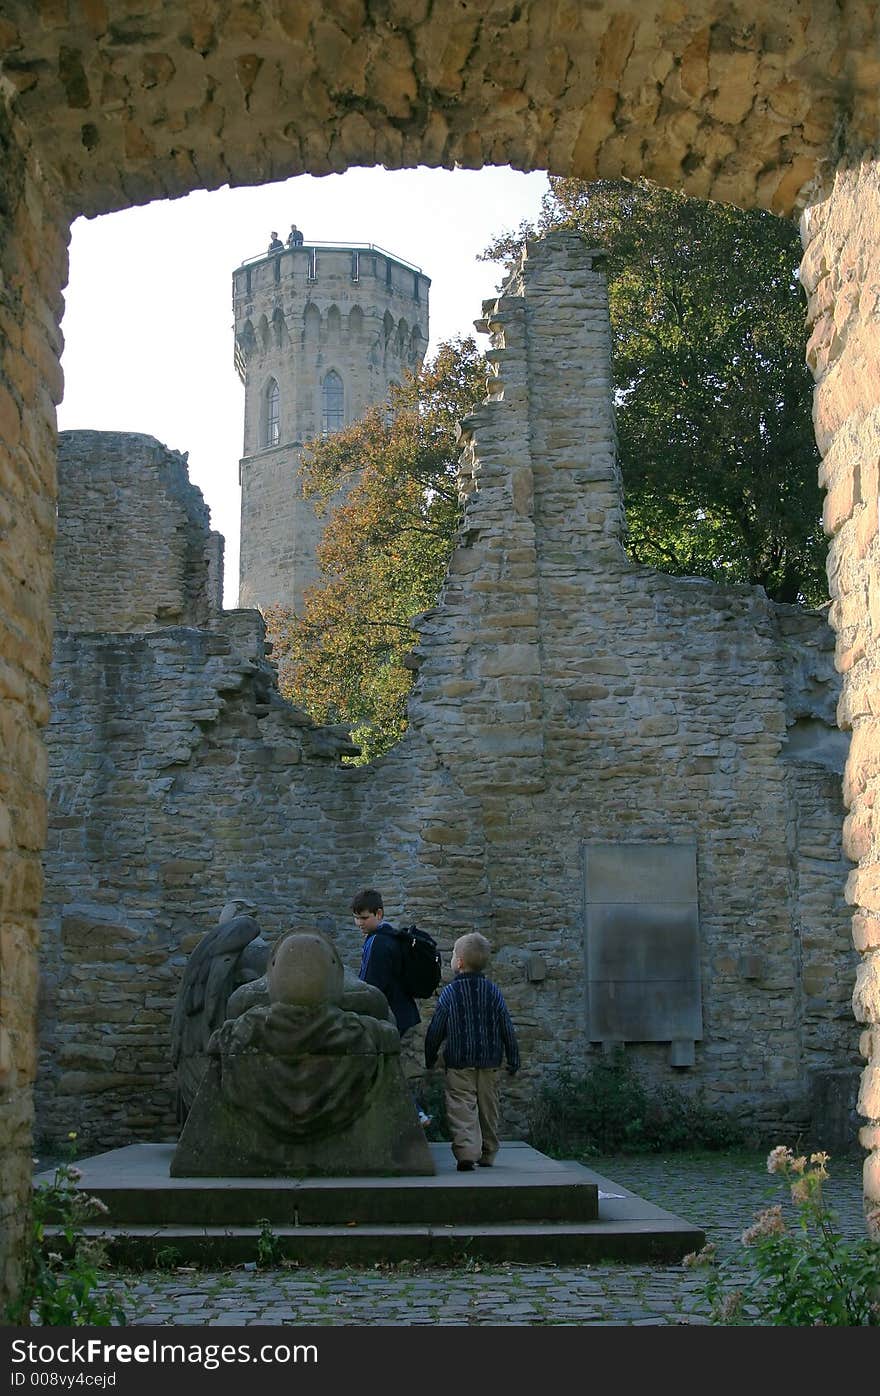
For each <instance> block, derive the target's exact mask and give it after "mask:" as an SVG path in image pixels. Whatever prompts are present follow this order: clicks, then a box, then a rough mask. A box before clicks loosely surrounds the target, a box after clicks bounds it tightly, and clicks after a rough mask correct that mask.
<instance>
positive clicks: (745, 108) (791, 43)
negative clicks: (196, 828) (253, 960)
mask: <svg viewBox="0 0 880 1396" xmlns="http://www.w3.org/2000/svg"><path fill="white" fill-rule="evenodd" d="M877 25H878V16H877V11H876V9H875V7H874V6H873V5H871V4H869V3H867V0H864V3H863V2H862V0H848V3H847V4H846V5H845V6H841V5H839V4H838V3H836V0H813V3H812V4H807V3H805V4H801V5H798V6H792V7H783V8H780V9H779V10H778V11H774V12H772V13H771V12H770V10H769V7H767V6H766V5H764V4H762V3H760V0H741V3H736V2H735V0H708V3H698V0H682V3H680V4H660V3H658V4H655V5H650V4H644V3H641V0H608V3H605V4H604V5H603V4H598V5H596V6H591V7H589V8H587V7H585V6H583V5H581V4H580V3H579V0H556V2H555V3H548V0H493V3H491V4H490V3H488V0H433V3H431V2H430V0H386V3H385V4H383V5H381V6H380V5H375V6H371V7H368V6H367V5H366V3H365V2H364V0H262V2H261V0H254V3H251V4H248V5H244V4H241V3H239V0H218V3H216V4H213V5H210V6H197V5H190V4H185V3H183V0H157V3H156V4H154V5H151V6H149V7H145V8H144V9H143V10H142V12H139V13H133V12H132V10H131V7H130V6H129V5H128V4H127V3H125V0H71V3H70V4H69V5H55V4H53V3H50V0H40V3H37V4H34V3H31V0H11V3H8V4H6V5H5V6H4V8H3V13H2V16H0V48H2V51H3V54H4V60H3V73H2V78H0V98H2V105H0V155H2V160H0V168H2V176H0V210H2V219H3V224H2V244H0V314H2V331H3V334H2V339H0V355H2V357H0V437H2V453H0V539H2V554H0V700H2V708H0V723H2V728H0V730H2V752H0V859H2V864H0V878H2V917H3V924H2V937H0V979H2V1035H0V1093H2V1097H0V1148H2V1150H3V1152H4V1155H5V1157H6V1160H7V1163H6V1167H5V1168H4V1180H3V1185H2V1192H0V1237H2V1240H0V1299H2V1296H3V1294H4V1293H6V1292H8V1291H9V1290H10V1289H14V1287H15V1285H16V1283H17V1278H18V1274H19V1264H20V1258H21V1246H22V1237H23V1221H22V1217H23V1214H24V1208H23V1205H22V1204H23V1203H24V1202H25V1200H26V1197H27V1190H28V1186H29V1171H30V1164H29V1158H30V1150H29V1122H30V1108H31V1107H30V1090H31V1083H32V1079H33V1066H34V1021H35V997H36V991H35V985H36V969H35V953H36V952H35V944H36V931H35V926H36V913H37V903H38V900H39V892H40V874H39V849H40V846H41V844H42V840H43V824H44V813H43V797H42V788H43V783H44V757H43V754H42V748H41V744H40V735H39V733H40V728H41V727H42V725H43V724H44V723H45V720H46V698H45V694H46V687H47V682H48V662H49V645H50V640H49V628H50V627H49V617H50V589H51V550H52V537H53V529H54V492H55V480H54V471H55V462H54V450H55V448H54V437H55V405H56V404H57V402H58V401H59V399H60V393H61V376H60V371H59V364H58V361H59V356H60V350H61V340H60V335H59V332H58V323H59V321H60V316H61V310H62V302H61V289H62V287H63V286H64V284H65V280H66V251H65V247H66V236H67V227H68V224H69V221H70V220H71V219H72V218H74V217H75V216H77V215H78V214H80V213H85V214H96V213H101V212H106V211H109V210H111V209H116V208H122V207H125V206H128V205H130V204H136V203H143V202H147V201H149V200H150V199H154V198H162V197H176V196H179V195H182V194H184V193H187V192H189V191H190V190H193V189H198V188H209V189H210V188H216V187H219V186H220V185H221V184H225V183H231V184H257V183H261V182H264V181H266V180H271V179H280V178H283V177H286V176H288V175H291V174H296V173H299V172H301V171H303V170H309V171H311V172H312V173H315V174H321V173H325V172H328V171H331V170H342V169H344V168H346V167H347V166H349V165H353V164H375V163H384V164H386V165H388V166H390V167H401V166H407V165H416V164H427V165H445V166H452V165H453V164H455V163H458V164H461V165H463V166H467V167H479V166H481V165H482V164H487V163H488V164H502V163H510V164H512V165H514V166H516V167H518V168H520V169H537V168H547V169H549V170H551V171H552V172H558V173H566V174H574V175H578V176H581V177H583V178H591V177H594V176H596V175H607V176H615V175H619V174H624V175H628V176H637V175H640V174H644V175H647V176H648V177H650V178H653V179H655V180H658V181H660V182H662V183H666V184H670V185H674V186H677V187H681V188H684V189H685V190H686V191H688V192H690V193H694V194H698V195H702V196H705V197H711V198H715V199H722V200H729V201H731V202H736V203H740V204H742V205H746V206H749V205H755V204H757V205H761V206H764V207H768V208H772V209H774V210H775V211H777V212H779V213H782V214H790V213H791V212H792V211H793V210H795V209H798V208H800V207H804V206H806V205H814V206H815V207H813V208H812V209H811V212H810V216H809V219H808V221H807V222H806V224H805V237H806V240H807V244H808V247H807V261H806V270H805V282H806V284H807V286H808V288H809V290H810V293H811V316H812V320H813V324H814V331H813V337H812V340H811V345H812V352H813V356H814V363H815V368H816V371H817V374H818V378H819V386H818V391H817V399H816V401H817V424H818V429H819V438H820V444H821V445H822V449H823V452H824V453H825V455H826V465H825V467H824V473H825V477H826V483H827V484H828V485H829V502H828V507H827V511H826V512H827V522H828V527H829V530H830V531H831V533H832V534H833V537H834V547H833V551H832V563H831V566H832V583H833V586H834V587H835V623H836V626H837V629H838V644H839V662H840V665H841V668H842V669H843V670H844V672H845V674H846V676H847V678H846V689H845V694H844V699H843V710H842V717H843V720H844V721H845V722H851V723H852V725H853V731H854V739H853V744H852V746H853V749H852V754H851V758H850V763H849V767H848V775H847V785H846V793H847V798H848V802H849V804H850V807H851V811H852V813H851V816H850V819H849V821H848V839H849V848H850V852H851V854H852V855H854V856H857V857H858V858H859V860H860V866H859V869H858V871H857V872H856V873H854V875H853V878H852V879H851V883H850V896H851V898H852V900H853V902H854V903H855V904H856V905H857V907H858V908H859V913H858V915H857V917H856V922H855V937H856V944H857V946H858V948H859V949H860V950H862V951H863V954H864V961H863V969H862V972H861V973H860V975H859V982H858V986H857V990H856V1003H855V1007H856V1012H857V1015H858V1016H859V1017H860V1019H861V1020H862V1021H864V1022H865V1025H866V1029H865V1035H864V1042H863V1047H864V1051H865V1055H866V1057H867V1058H868V1060H869V1065H868V1068H867V1070H866V1072H865V1078H864V1079H865V1085H864V1088H863V1094H862V1110H863V1112H864V1114H865V1116H866V1118H867V1119H868V1121H869V1123H868V1125H867V1126H866V1129H865V1130H864V1131H863V1135H862V1140H863V1143H864V1144H865V1146H866V1147H867V1148H868V1149H870V1150H871V1151H872V1152H871V1153H870V1154H869V1157H868V1160H867V1162H866V1174H865V1177H866V1193H867V1196H868V1198H869V1200H870V1201H871V1205H872V1206H873V1208H874V1209H875V1212H876V1210H877V1209H878V1205H880V1124H878V1118H880V1100H878V1096H880V1087H878V1077H880V1042H878V1038H880V1029H878V1027H877V1023H878V1019H880V987H878V981H880V969H878V960H880V949H878V934H877V929H876V928H877V925H878V922H877V920H876V919H875V917H876V914H877V913H878V912H880V897H878V895H877V893H876V890H875V889H876V886H877V885H878V878H877V874H876V869H877V867H878V866H880V832H878V829H877V823H876V818H875V815H874V813H873V811H874V796H875V786H876V784H877V783H878V781H880V732H878V730H877V724H878V716H877V714H878V713H880V699H878V698H877V686H878V673H880V652H878V649H877V641H876V640H875V638H874V631H875V629H877V628H880V620H878V616H880V605H878V602H877V599H876V549H877V542H876V532H877V494H876V475H875V472H876V461H877V453H876V444H875V432H876V414H877V412H878V410H880V409H878V406H877V384H876V372H877V355H876V340H875V336H876V330H875V329H874V326H873V322H874V320H875V317H874V316H873V309H872V307H873V300H872V297H873V292H872V291H871V290H870V287H871V286H872V285H873V286H876V285H877V283H878V275H877V273H878V270H880V269H878V265H877V242H878V239H877V230H876V221H875V217H874V191H875V189H876V180H877V166H876V164H875V163H874V159H875V155H874V152H875V151H876V148H877V145H878V121H877V118H878V99H877V91H878V88H877V81H876V77H877V73H876V54H877V40H878V34H877ZM835 172H837V175H836V178H835ZM820 197H821V198H822V199H823V200H824V202H822V203H819V202H818V201H819V199H820ZM839 252H841V253H842V254H843V256H842V258H839V257H837V253H839Z"/></svg>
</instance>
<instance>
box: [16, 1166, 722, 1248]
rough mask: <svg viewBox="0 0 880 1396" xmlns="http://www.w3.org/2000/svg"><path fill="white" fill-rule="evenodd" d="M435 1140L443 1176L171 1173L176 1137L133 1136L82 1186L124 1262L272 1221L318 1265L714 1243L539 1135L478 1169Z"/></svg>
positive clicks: (276, 1232) (239, 1235)
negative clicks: (554, 1151) (554, 1150)
mask: <svg viewBox="0 0 880 1396" xmlns="http://www.w3.org/2000/svg"><path fill="white" fill-rule="evenodd" d="M430 1147H431V1152H432V1156H433V1158H434V1162H435V1166H436V1169H437V1172H436V1174H435V1175H434V1176H432V1177H419V1178H277V1179H274V1178H172V1177H171V1176H170V1174H169V1171H168V1166H169V1163H170V1159H171V1155H172V1153H173V1151H174V1146H173V1145H172V1144H136V1145H131V1146H130V1147H128V1148H125V1149H114V1150H111V1151H110V1152H108V1153H106V1154H98V1155H95V1156H94V1157H92V1158H87V1159H82V1160H80V1161H78V1164H77V1166H78V1168H79V1169H80V1170H81V1177H80V1180H79V1184H78V1185H79V1187H80V1188H81V1189H82V1190H83V1191H84V1192H87V1193H89V1194H91V1195H92V1196H96V1197H100V1198H101V1200H102V1201H103V1202H104V1203H105V1204H106V1206H107V1207H108V1208H109V1215H108V1217H107V1219H106V1221H105V1222H103V1223H102V1224H101V1225H100V1226H95V1227H93V1228H89V1231H90V1232H91V1234H94V1235H100V1236H102V1237H103V1238H104V1239H105V1241H106V1243H107V1245H108V1248H109V1251H110V1254H111V1256H112V1257H113V1259H114V1260H116V1261H117V1262H118V1263H120V1264H124V1263H132V1264H140V1265H151V1264H155V1263H156V1262H157V1258H158V1260H159V1263H161V1262H162V1260H163V1253H164V1258H165V1261H166V1263H168V1259H169V1257H173V1258H174V1260H173V1263H179V1262H180V1261H193V1262H196V1263H199V1264H204V1265H211V1264H215V1263H216V1264H221V1265H225V1264H238V1263H242V1262H245V1263H246V1262H248V1261H254V1260H256V1259H257V1256H258V1241H259V1238H260V1235H261V1231H264V1230H265V1228H264V1226H263V1223H264V1222H265V1223H267V1224H268V1226H269V1228H270V1229H271V1233H272V1236H273V1238H274V1248H275V1254H276V1255H277V1256H278V1257H279V1258H283V1259H284V1260H287V1261H291V1262H297V1263H302V1264H310V1265H318V1264H334V1265H335V1264H372V1263H374V1262H375V1261H382V1260H386V1261H400V1260H411V1261H422V1262H425V1261H427V1262H431V1261H434V1262H444V1263H449V1262H451V1261H455V1260H463V1259H467V1258H475V1259H477V1258H479V1259H485V1260H497V1261H502V1260H520V1261H525V1262H533V1263H541V1262H545V1263H551V1262H559V1263H562V1262H567V1263H572V1262H590V1261H598V1260H603V1259H606V1260H610V1259H621V1260H633V1261H637V1260H657V1261H660V1260H665V1261H668V1260H677V1259H680V1258H681V1256H683V1255H685V1254H686V1253H687V1252H688V1251H692V1250H699V1249H700V1247H701V1246H702V1245H703V1243H704V1239H705V1238H704V1234H703V1232H702V1230H701V1229H700V1228H699V1227H697V1226H694V1225H692V1224H691V1223H689V1222H686V1221H683V1220H682V1219H681V1218H679V1217H676V1216H673V1214H672V1213H670V1212H666V1211H664V1210H663V1208H660V1207H656V1206H654V1205H653V1204H652V1203H650V1202H647V1201H645V1200H644V1199H643V1198H640V1197H638V1196H636V1194H635V1193H632V1192H630V1191H629V1190H628V1189H626V1188H624V1187H621V1186H619V1185H617V1184H616V1183H614V1182H612V1181H611V1180H610V1179H607V1178H604V1177H603V1176H601V1175H600V1174H598V1173H595V1172H594V1171H593V1170H591V1169H588V1168H585V1167H583V1166H582V1165H581V1164H578V1163H574V1162H570V1161H565V1160H558V1159H551V1158H548V1157H547V1156H546V1155H545V1154H541V1153H539V1152H538V1151H537V1150H536V1149H532V1148H531V1147H530V1146H529V1145H528V1144H523V1143H520V1142H511V1143H506V1144H504V1145H502V1147H501V1150H500V1152H499V1154H498V1157H497V1159H496V1161H495V1165H494V1167H492V1168H486V1169H483V1168H479V1169H475V1170H474V1171H473V1172H469V1173H458V1172H456V1170H455V1161H454V1159H453V1158H452V1154H451V1151H450V1148H449V1145H448V1144H432V1145H431V1146H430ZM51 1176H52V1175H51V1172H47V1173H44V1174H38V1175H37V1176H36V1178H35V1180H34V1181H35V1183H36V1184H39V1183H40V1182H45V1181H51ZM48 1239H49V1229H48V1228H47V1240H48ZM57 1239H58V1238H57V1237H55V1238H53V1243H55V1244H57Z"/></svg>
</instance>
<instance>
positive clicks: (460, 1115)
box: [444, 1066, 498, 1163]
mask: <svg viewBox="0 0 880 1396" xmlns="http://www.w3.org/2000/svg"><path fill="white" fill-rule="evenodd" d="M444 1086H445V1093H446V1118H447V1120H448V1121H449V1130H450V1133H451V1135H452V1152H453V1154H454V1155H455V1157H456V1158H457V1159H465V1160H469V1161H470V1162H471V1163H476V1162H477V1160H478V1159H482V1160H483V1162H484V1163H491V1162H492V1160H493V1159H494V1157H495V1155H496V1154H497V1152H498V1071H497V1068H496V1067H494V1066H463V1067H447V1068H446V1074H445V1077H444Z"/></svg>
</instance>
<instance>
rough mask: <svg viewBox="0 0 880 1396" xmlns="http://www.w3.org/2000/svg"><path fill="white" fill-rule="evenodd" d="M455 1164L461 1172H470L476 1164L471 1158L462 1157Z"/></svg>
mask: <svg viewBox="0 0 880 1396" xmlns="http://www.w3.org/2000/svg"><path fill="white" fill-rule="evenodd" d="M455 1166H456V1168H457V1169H458V1171H459V1173H470V1172H471V1171H472V1169H473V1166H474V1165H473V1163H472V1162H471V1160H470V1159H469V1158H460V1159H459V1160H458V1163H457V1164H456V1165H455Z"/></svg>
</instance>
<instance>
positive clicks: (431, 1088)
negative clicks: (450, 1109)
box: [418, 1072, 451, 1144]
mask: <svg viewBox="0 0 880 1396" xmlns="http://www.w3.org/2000/svg"><path fill="white" fill-rule="evenodd" d="M418 1102H419V1105H420V1106H421V1108H422V1109H423V1110H424V1112H425V1114H426V1115H429V1116H430V1118H431V1123H430V1124H429V1125H426V1126H425V1138H426V1139H428V1140H430V1142H431V1143H432V1144H442V1143H446V1142H447V1141H448V1140H449V1139H450V1138H451V1136H450V1133H449V1122H448V1121H447V1119H446V1094H445V1092H444V1090H443V1074H442V1072H438V1073H436V1074H433V1075H429V1076H428V1077H426V1078H425V1080H424V1081H423V1082H422V1084H421V1086H420V1088H419V1091H418Z"/></svg>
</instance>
